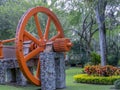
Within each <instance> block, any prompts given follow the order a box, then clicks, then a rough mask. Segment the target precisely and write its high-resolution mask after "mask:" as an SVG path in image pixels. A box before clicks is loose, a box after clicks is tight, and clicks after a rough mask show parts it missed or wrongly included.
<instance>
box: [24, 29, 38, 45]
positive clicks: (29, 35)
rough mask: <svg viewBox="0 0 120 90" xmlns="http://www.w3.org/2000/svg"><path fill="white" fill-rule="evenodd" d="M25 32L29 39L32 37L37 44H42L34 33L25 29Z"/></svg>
mask: <svg viewBox="0 0 120 90" xmlns="http://www.w3.org/2000/svg"><path fill="white" fill-rule="evenodd" d="M24 34H25V36H27V37H28V38H29V39H31V40H32V41H34V42H35V43H36V44H37V45H39V44H40V41H39V40H38V39H37V38H35V37H34V36H33V35H31V34H30V33H29V32H27V31H24Z"/></svg>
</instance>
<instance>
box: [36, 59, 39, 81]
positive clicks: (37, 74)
mask: <svg viewBox="0 0 120 90" xmlns="http://www.w3.org/2000/svg"><path fill="white" fill-rule="evenodd" d="M36 77H37V78H38V79H39V78H40V59H39V60H38V64H37V69H36Z"/></svg>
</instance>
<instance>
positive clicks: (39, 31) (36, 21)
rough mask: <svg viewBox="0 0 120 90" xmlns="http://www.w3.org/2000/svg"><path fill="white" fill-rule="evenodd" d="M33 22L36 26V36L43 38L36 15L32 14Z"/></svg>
mask: <svg viewBox="0 0 120 90" xmlns="http://www.w3.org/2000/svg"><path fill="white" fill-rule="evenodd" d="M34 20H35V24H36V28H37V32H38V35H39V37H40V38H41V39H42V38H43V34H42V29H41V26H40V22H39V19H38V16H37V13H36V14H34Z"/></svg>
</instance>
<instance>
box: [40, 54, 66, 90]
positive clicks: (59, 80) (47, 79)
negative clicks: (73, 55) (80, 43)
mask: <svg viewBox="0 0 120 90" xmlns="http://www.w3.org/2000/svg"><path fill="white" fill-rule="evenodd" d="M40 63H41V77H40V78H41V89H42V90H56V89H57V88H59V89H63V88H65V87H66V85H65V61H64V55H63V53H55V52H44V53H41V54H40Z"/></svg>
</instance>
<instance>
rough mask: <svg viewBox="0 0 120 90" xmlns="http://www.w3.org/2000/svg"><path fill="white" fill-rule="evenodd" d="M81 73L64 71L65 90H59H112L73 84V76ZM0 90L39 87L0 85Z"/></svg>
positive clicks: (108, 87)
mask: <svg viewBox="0 0 120 90" xmlns="http://www.w3.org/2000/svg"><path fill="white" fill-rule="evenodd" d="M80 72H81V69H80V68H68V69H67V70H66V88H65V89H59V90H114V89H111V88H112V87H113V85H93V84H81V83H75V82H74V79H73V76H74V75H76V74H79V73H80ZM0 90H40V87H37V86H34V85H28V86H25V87H21V86H13V85H0Z"/></svg>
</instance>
